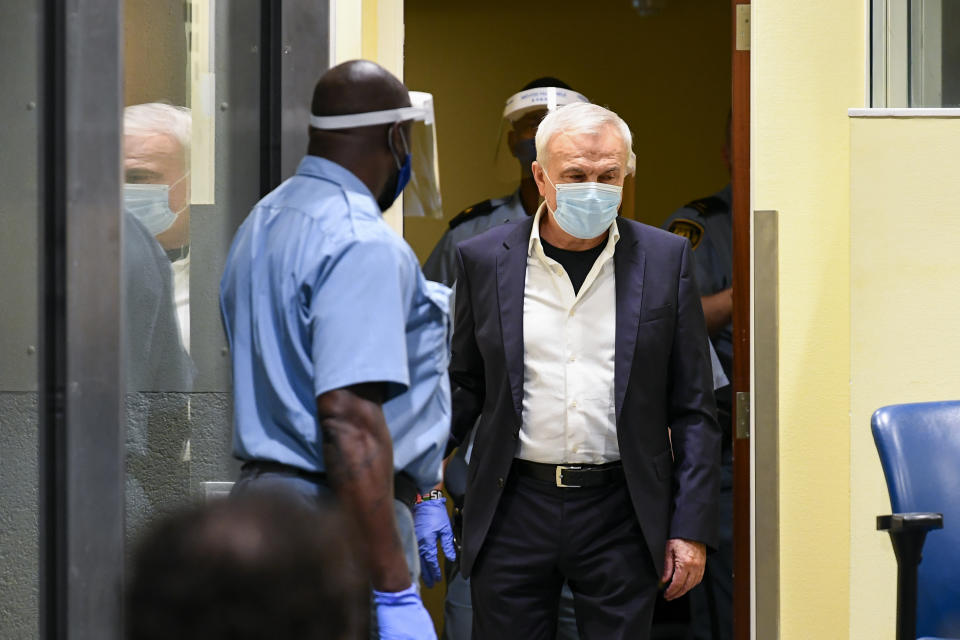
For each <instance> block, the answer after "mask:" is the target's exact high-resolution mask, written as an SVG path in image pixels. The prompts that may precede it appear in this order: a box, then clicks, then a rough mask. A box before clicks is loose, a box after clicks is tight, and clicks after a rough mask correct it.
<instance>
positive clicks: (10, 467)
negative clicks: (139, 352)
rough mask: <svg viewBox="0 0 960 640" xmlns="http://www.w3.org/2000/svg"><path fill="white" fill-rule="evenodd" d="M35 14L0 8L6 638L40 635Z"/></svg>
mask: <svg viewBox="0 0 960 640" xmlns="http://www.w3.org/2000/svg"><path fill="white" fill-rule="evenodd" d="M38 10H39V8H38V6H37V3H36V2H34V1H29V2H27V1H24V2H4V3H0V42H2V43H3V47H4V52H5V54H4V55H3V56H2V57H0V69H2V72H0V77H2V78H3V79H4V87H5V89H4V91H3V92H2V93H0V122H3V126H2V127H0V149H2V150H3V152H2V153H0V273H2V274H3V277H2V278H0V306H2V307H3V313H0V576H2V577H0V636H2V637H4V638H36V637H38V635H39V627H38V621H39V618H38V609H37V607H38V596H37V593H38V581H37V577H38V556H37V554H38V529H37V516H38V502H37V500H38V496H37V479H38V469H37V435H38V413H37V370H38V369H37V360H38V357H39V354H38V353H37V340H38V335H37V325H38V317H37V309H38V306H37V305H38V297H37V286H38V285H37V283H38V268H39V265H38V256H39V253H38V240H37V232H38V226H39V225H38V221H39V217H40V206H39V194H38V192H37V179H38V175H39V173H38V171H39V168H38V164H37V163H38V157H37V153H38V147H39V140H38V135H39V129H38V125H39V118H40V109H39V107H38V92H39V90H40V87H38V75H39V74H38V69H39V60H38V59H37V53H38V51H39V46H38V41H37V38H38Z"/></svg>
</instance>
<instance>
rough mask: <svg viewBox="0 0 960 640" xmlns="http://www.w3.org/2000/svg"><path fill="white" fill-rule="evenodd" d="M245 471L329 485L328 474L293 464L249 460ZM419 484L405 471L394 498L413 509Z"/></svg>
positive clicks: (397, 478) (396, 482) (395, 482)
mask: <svg viewBox="0 0 960 640" xmlns="http://www.w3.org/2000/svg"><path fill="white" fill-rule="evenodd" d="M241 468H242V469H243V470H244V471H249V470H251V469H252V470H254V471H257V472H259V473H284V474H287V475H291V476H299V477H301V478H305V479H307V480H310V481H311V482H316V483H318V484H324V485H326V484H327V474H325V473H324V472H322V471H308V470H306V469H301V468H300V467H295V466H293V465H291V464H284V463H282V462H274V461H273V460H248V461H247V462H244V463H243V466H242V467H241ZM417 493H418V491H417V483H416V482H414V480H413V478H411V477H410V475H409V474H407V473H406V472H404V471H401V472H400V473H398V474H395V475H394V476H393V497H394V498H396V499H397V500H399V501H400V502H402V503H403V504H405V505H407V507H409V508H410V509H413V505H414V503H416V501H417Z"/></svg>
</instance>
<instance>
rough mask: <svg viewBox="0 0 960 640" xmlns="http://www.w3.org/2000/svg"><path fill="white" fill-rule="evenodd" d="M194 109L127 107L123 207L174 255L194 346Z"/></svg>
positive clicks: (182, 318) (182, 321)
mask: <svg viewBox="0 0 960 640" xmlns="http://www.w3.org/2000/svg"><path fill="white" fill-rule="evenodd" d="M190 128H191V118H190V109H188V108H187V107H178V106H174V105H170V104H164V103H162V102H148V103H145V104H135V105H131V106H129V107H126V108H125V109H124V110H123V169H124V176H125V182H126V184H125V185H124V187H123V204H124V208H125V209H126V210H127V211H129V212H130V213H131V214H132V215H133V216H134V217H135V218H136V219H137V220H139V221H140V223H141V224H143V226H144V227H146V229H147V231H149V232H150V234H151V235H153V236H154V237H155V238H156V239H157V242H159V243H160V246H161V247H162V248H163V250H164V251H165V252H166V254H167V258H169V259H170V264H171V267H172V269H173V285H174V301H175V305H176V310H177V321H178V324H179V327H180V339H181V342H182V343H183V346H184V348H185V349H186V350H187V351H189V350H190V168H189V167H190Z"/></svg>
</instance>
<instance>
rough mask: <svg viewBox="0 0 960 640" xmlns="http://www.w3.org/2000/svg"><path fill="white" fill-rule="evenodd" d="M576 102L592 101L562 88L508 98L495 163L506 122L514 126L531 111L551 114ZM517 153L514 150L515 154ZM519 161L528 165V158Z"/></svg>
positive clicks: (519, 93)
mask: <svg viewBox="0 0 960 640" xmlns="http://www.w3.org/2000/svg"><path fill="white" fill-rule="evenodd" d="M575 102H590V100H589V99H587V97H586V96H585V95H583V94H582V93H577V92H576V91H574V90H572V89H561V88H560V87H536V88H534V89H527V90H526V91H520V92H518V93H515V94H513V95H512V96H510V97H509V98H507V102H506V104H504V107H503V117H502V118H501V120H500V130H499V131H498V132H497V147H496V149H494V152H493V157H494V161H496V158H497V156H498V155H499V153H500V144H501V142H502V140H503V137H504V135H503V132H504V122H510V123H511V124H512V123H514V122H516V121H517V120H519V119H521V118H522V117H523V116H525V115H527V114H528V113H530V112H531V111H543V110H546V111H548V112H549V111H553V110H554V109H557V108H559V107H562V106H565V105H568V104H573V103H575ZM516 151H517V150H516V149H514V152H515V153H516ZM517 159H518V160H519V161H520V163H521V164H524V165H525V164H526V157H523V158H520V157H519V156H518V158H517ZM531 162H532V161H531Z"/></svg>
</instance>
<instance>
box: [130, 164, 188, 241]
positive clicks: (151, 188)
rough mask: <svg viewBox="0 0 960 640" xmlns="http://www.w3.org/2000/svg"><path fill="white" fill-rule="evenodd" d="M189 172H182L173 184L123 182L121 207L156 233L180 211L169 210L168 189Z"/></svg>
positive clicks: (148, 229) (166, 225) (167, 227)
mask: <svg viewBox="0 0 960 640" xmlns="http://www.w3.org/2000/svg"><path fill="white" fill-rule="evenodd" d="M189 174H190V172H189V171H188V172H187V173H185V174H183V177H181V178H180V179H179V180H177V181H176V182H174V183H173V184H170V185H166V184H130V183H128V184H125V185H123V208H124V209H126V210H127V211H129V212H130V213H131V214H133V216H134V217H135V218H136V219H137V220H139V221H140V223H141V224H143V226H145V227H146V228H147V231H149V232H150V233H151V234H152V235H158V234H160V233H163V232H164V231H166V230H167V229H169V228H170V227H171V226H172V225H173V223H174V221H175V220H176V219H177V216H178V215H180V214H181V213H182V212H183V211H184V210H186V207H184V208H183V209H180V211H177V212H173V211H171V210H170V189H171V188H173V186H174V185H175V184H178V183H179V182H180V181H181V180H183V179H184V178H186V177H187V176H188V175H189Z"/></svg>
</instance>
